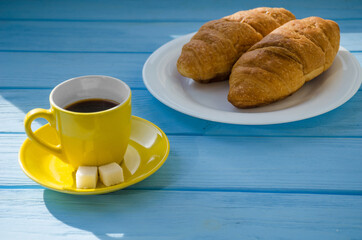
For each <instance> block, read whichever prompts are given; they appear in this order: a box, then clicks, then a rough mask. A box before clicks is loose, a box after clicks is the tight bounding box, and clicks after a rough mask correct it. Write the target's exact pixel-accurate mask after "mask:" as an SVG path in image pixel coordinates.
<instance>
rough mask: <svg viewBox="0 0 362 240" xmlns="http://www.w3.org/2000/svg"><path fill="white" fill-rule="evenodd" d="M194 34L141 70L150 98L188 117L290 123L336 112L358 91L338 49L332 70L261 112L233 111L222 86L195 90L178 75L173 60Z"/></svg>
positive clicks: (352, 63)
mask: <svg viewBox="0 0 362 240" xmlns="http://www.w3.org/2000/svg"><path fill="white" fill-rule="evenodd" d="M193 34H194V33H192V34H188V35H185V36H182V37H179V38H177V39H175V40H172V41H170V42H168V43H166V44H165V45H163V46H162V47H160V48H159V49H157V50H156V51H155V52H154V53H153V54H152V55H151V56H150V57H149V58H148V59H147V61H146V63H145V64H144V66H143V81H144V83H145V85H146V87H147V89H148V90H149V91H150V92H151V94H152V95H153V96H154V97H156V98H157V99H158V100H159V101H161V102H162V103H164V104H165V105H167V106H169V107H171V108H173V109H175V110H177V111H180V112H182V113H184V114H188V115H190V116H193V117H197V118H201V119H206V120H210V121H215V122H223V123H231V124H245V125H263V124H276V123H285V122H293V121H298V120H302V119H306V118H311V117H314V116H318V115H320V114H323V113H326V112H328V111H331V110H333V109H335V108H337V107H339V106H341V105H342V104H343V103H345V102H346V101H348V100H349V99H350V98H351V97H352V96H353V95H354V94H355V93H356V92H357V91H358V89H359V87H360V85H361V81H362V74H361V66H360V65H359V63H358V61H357V59H356V58H355V57H354V56H353V55H352V54H351V53H350V52H348V51H347V50H346V49H345V48H343V47H340V49H339V52H338V54H337V56H336V58H335V60H334V63H333V65H332V66H331V68H330V69H328V70H327V71H326V72H324V73H323V74H321V75H320V76H318V77H317V78H315V79H313V80H312V81H310V82H308V83H307V84H305V85H304V86H303V87H302V88H301V89H300V90H299V91H297V92H296V93H294V94H292V95H291V96H289V97H287V98H285V99H283V100H281V101H278V102H275V103H273V104H270V105H267V106H264V107H259V108H253V109H238V108H235V107H234V106H233V105H231V104H230V103H229V102H228V101H227V94H228V91H229V85H228V82H227V81H225V82H217V83H211V84H199V83H196V82H194V81H193V80H192V79H189V78H186V77H183V76H181V75H180V74H179V73H178V71H177V68H176V62H177V59H178V57H179V55H180V53H181V49H182V46H183V45H184V44H185V43H187V42H188V41H189V40H190V38H191V37H192V36H193Z"/></svg>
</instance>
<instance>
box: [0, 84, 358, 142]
mask: <svg viewBox="0 0 362 240" xmlns="http://www.w3.org/2000/svg"><path fill="white" fill-rule="evenodd" d="M50 91H51V89H0V112H1V117H0V132H24V128H23V119H24V117H25V114H26V113H27V112H28V111H30V110H31V109H33V108H37V107H40V108H49V101H48V98H49V94H50ZM132 92H133V95H132V104H133V105H132V106H133V109H132V112H133V115H135V116H139V117H142V118H145V119H148V120H150V121H152V122H154V123H155V124H157V125H158V126H159V127H160V128H162V129H163V130H164V131H165V132H166V133H167V134H177V135H179V134H183V135H224V136H225V135H229V136H230V135H231V136H232V135H234V136H325V137H331V136H332V137H348V136H350V137H361V136H362V123H361V119H362V109H361V107H360V106H361V105H362V92H361V91H359V92H358V93H357V94H356V95H355V96H354V97H353V98H352V99H351V100H350V101H349V102H347V103H345V104H344V105H343V106H341V107H339V108H338V109H335V110H333V111H331V112H329V113H326V114H323V115H321V116H318V117H314V118H311V119H307V120H303V121H298V122H293V123H286V124H277V125H266V126H241V125H231V124H222V123H216V122H210V121H206V120H201V119H197V118H194V117H190V116H187V115H184V114H182V113H180V112H177V111H175V110H173V109H171V108H169V107H167V106H165V105H163V104H162V103H160V102H159V101H158V100H157V99H155V98H154V97H153V96H152V95H151V94H150V93H149V92H148V91H147V90H133V91H132ZM41 123H44V121H36V122H35V123H34V127H39V126H40V124H41Z"/></svg>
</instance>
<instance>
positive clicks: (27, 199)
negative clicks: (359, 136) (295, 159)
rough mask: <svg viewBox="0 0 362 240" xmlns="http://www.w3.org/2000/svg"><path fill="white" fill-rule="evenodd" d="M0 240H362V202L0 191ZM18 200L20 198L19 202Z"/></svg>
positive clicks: (228, 195) (211, 194)
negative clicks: (0, 238) (0, 237)
mask: <svg viewBox="0 0 362 240" xmlns="http://www.w3.org/2000/svg"><path fill="white" fill-rule="evenodd" d="M0 193H1V196H2V197H1V199H0V203H1V204H0V214H1V218H0V223H1V229H0V232H1V236H2V238H3V239H64V238H67V239H122V238H126V239H155V240H156V239H286V238H287V239H359V238H360V237H361V235H362V197H361V196H343V195H342V196H336V195H309V194H301V195H300V194H261V193H240V192H183V191H181V192H178V191H134V190H133V191H118V192H116V193H113V194H107V195H98V196H86V197H84V196H72V195H66V194H61V193H57V192H53V191H50V190H45V191H44V190H39V189H38V190H33V189H31V190H0ZM19 196H21V197H19Z"/></svg>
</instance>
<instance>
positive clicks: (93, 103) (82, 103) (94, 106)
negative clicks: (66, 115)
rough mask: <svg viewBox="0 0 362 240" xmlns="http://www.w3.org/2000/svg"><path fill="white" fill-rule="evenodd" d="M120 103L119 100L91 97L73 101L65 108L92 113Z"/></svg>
mask: <svg viewBox="0 0 362 240" xmlns="http://www.w3.org/2000/svg"><path fill="white" fill-rule="evenodd" d="M118 104H119V103H118V102H116V101H113V100H109V99H101V98H89V99H83V100H79V101H76V102H74V103H71V104H69V105H68V106H66V107H65V108H64V109H66V110H68V111H72V112H81V113H90V112H99V111H104V110H107V109H110V108H113V107H115V106H117V105H118Z"/></svg>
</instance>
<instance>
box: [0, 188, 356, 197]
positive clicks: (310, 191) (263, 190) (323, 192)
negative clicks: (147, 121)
mask: <svg viewBox="0 0 362 240" xmlns="http://www.w3.org/2000/svg"><path fill="white" fill-rule="evenodd" d="M19 189H20V190H26V189H46V188H45V187H42V186H40V185H13V186H0V190H19ZM124 190H127V191H165V192H170V191H172V192H240V193H243V192H245V193H280V194H316V195H349V196H355V195H356V196H361V195H362V190H349V189H344V190H339V189H288V188H276V189H273V188H157V187H155V188H153V187H146V188H137V187H136V188H135V187H128V188H125V189H124ZM118 191H120V190H118ZM116 192H117V191H116Z"/></svg>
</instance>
